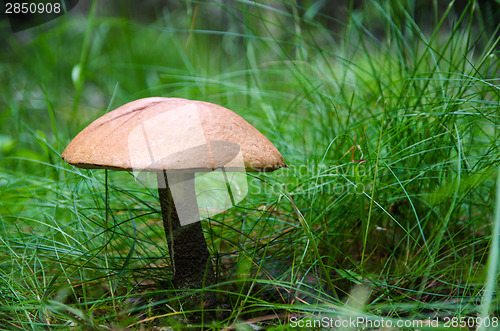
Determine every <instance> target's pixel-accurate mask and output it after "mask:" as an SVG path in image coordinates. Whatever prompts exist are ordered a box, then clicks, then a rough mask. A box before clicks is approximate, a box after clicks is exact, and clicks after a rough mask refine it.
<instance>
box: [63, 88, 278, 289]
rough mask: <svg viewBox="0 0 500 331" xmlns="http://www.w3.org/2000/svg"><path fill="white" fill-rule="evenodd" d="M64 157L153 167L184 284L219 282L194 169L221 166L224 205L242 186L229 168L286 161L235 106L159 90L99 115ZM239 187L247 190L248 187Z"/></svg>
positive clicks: (109, 165)
mask: <svg viewBox="0 0 500 331" xmlns="http://www.w3.org/2000/svg"><path fill="white" fill-rule="evenodd" d="M62 158H63V159H64V160H65V161H66V162H68V163H69V164H71V165H73V166H76V167H80V168H86V169H113V170H125V171H133V172H135V174H140V173H144V172H152V173H156V177H157V187H158V195H159V200H160V206H161V215H162V219H163V224H164V228H165V233H166V236H167V242H168V246H169V252H170V258H171V262H172V266H173V269H174V277H173V279H172V283H173V284H174V286H175V287H176V288H184V289H185V288H191V289H193V288H202V287H203V285H204V284H205V285H210V284H214V283H215V280H214V279H215V278H214V272H213V270H210V269H211V267H210V264H209V258H210V254H209V251H208V248H207V244H206V241H205V237H204V235H203V231H202V226H201V222H200V220H201V219H202V218H206V217H207V216H210V215H213V213H214V211H213V210H212V211H210V210H208V209H209V208H208V207H204V206H202V207H201V208H200V207H199V206H198V204H197V198H196V193H195V180H194V179H195V173H208V172H211V173H216V174H217V175H218V176H219V178H223V181H224V182H226V184H227V186H226V187H227V188H228V191H229V193H230V194H229V195H228V196H229V198H227V199H225V201H226V202H225V204H223V206H222V207H220V206H219V208H218V210H217V208H215V209H216V210H215V212H220V211H223V210H224V209H227V208H229V207H231V206H232V205H234V204H235V199H234V196H235V194H231V191H235V192H236V193H238V192H237V191H238V190H239V189H240V188H239V186H238V185H234V183H232V182H231V181H230V180H229V179H228V178H229V177H228V172H236V173H238V172H239V173H240V174H241V173H244V172H245V171H259V172H262V171H265V172H269V171H274V170H276V169H279V168H281V167H286V165H285V162H284V160H283V157H282V156H281V154H280V153H279V151H278V150H277V149H276V148H275V147H274V145H273V144H272V143H271V142H270V141H269V140H268V139H267V138H266V137H265V136H264V135H262V134H261V133H260V132H259V131H258V130H257V129H255V128H254V127H253V126H251V125H250V124H249V123H248V122H247V121H245V120H244V119H243V118H242V117H240V116H239V115H237V114H236V113H234V112H232V111H231V110H229V109H226V108H224V107H221V106H218V105H215V104H212V103H208V102H202V101H194V100H187V99H181V98H160V97H153V98H145V99H139V100H136V101H132V102H129V103H127V104H125V105H123V106H121V107H119V108H117V109H115V110H113V111H111V112H109V113H107V114H105V115H103V116H102V117H100V118H98V119H97V120H95V121H94V122H93V123H91V124H90V125H89V126H87V127H86V128H85V129H84V130H82V131H81V132H80V133H79V134H78V135H77V136H76V137H75V138H74V139H73V140H72V141H71V142H70V144H69V145H68V146H67V147H66V149H65V150H64V152H63V153H62ZM243 176H244V174H243ZM231 178H235V177H231ZM240 178H241V177H240ZM244 178H245V180H244V183H245V184H246V177H244ZM240 183H241V182H240ZM236 184H237V183H236ZM240 186H241V185H240ZM240 191H241V190H240ZM239 193H240V194H239V196H238V194H236V195H237V196H238V197H239V198H242V195H243V196H244V194H245V193H246V191H245V192H239ZM200 212H201V215H200ZM210 213H212V214H210ZM207 267H208V268H210V269H209V271H208V272H206V273H205V270H206V268H207Z"/></svg>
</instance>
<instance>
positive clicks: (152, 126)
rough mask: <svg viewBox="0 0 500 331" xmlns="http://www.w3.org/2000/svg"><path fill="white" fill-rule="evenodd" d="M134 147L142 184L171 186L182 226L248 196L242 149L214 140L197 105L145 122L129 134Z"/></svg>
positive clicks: (133, 158)
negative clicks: (203, 121)
mask: <svg viewBox="0 0 500 331" xmlns="http://www.w3.org/2000/svg"><path fill="white" fill-rule="evenodd" d="M153 107H154V106H153ZM170 123H176V125H175V126H172V125H169V124H170ZM165 128H169V129H168V130H166V129H165ZM128 148H129V151H128V152H129V158H130V161H131V164H134V165H135V169H132V170H133V174H134V176H135V177H136V179H137V181H138V182H139V183H140V184H142V185H143V186H146V187H150V188H167V187H168V188H169V190H170V192H171V194H172V198H173V200H174V204H175V207H176V210H177V214H178V216H179V221H180V223H181V225H187V224H190V223H194V222H197V221H200V220H202V219H205V218H208V217H211V216H214V215H216V214H219V213H222V212H224V211H225V210H227V209H229V208H231V207H233V206H235V205H236V204H237V203H238V202H240V201H241V200H242V199H243V198H244V197H245V196H246V195H247V193H248V184H247V176H246V172H245V163H244V160H243V155H242V152H241V149H240V146H239V145H238V144H236V143H234V142H231V141H208V140H207V135H206V132H205V130H204V128H203V123H202V121H201V119H200V117H199V111H198V106H197V104H195V103H191V104H187V105H184V106H179V107H177V108H174V109H171V110H169V111H168V112H158V115H156V116H153V117H151V118H149V119H146V120H144V121H142V122H141V124H139V125H137V126H136V127H135V128H134V129H133V130H132V131H131V132H130V134H129V135H128ZM161 169H166V170H161Z"/></svg>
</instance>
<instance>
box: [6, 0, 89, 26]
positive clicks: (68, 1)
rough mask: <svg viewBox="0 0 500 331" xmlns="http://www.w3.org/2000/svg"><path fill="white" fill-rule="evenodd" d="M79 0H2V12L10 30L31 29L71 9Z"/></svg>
mask: <svg viewBox="0 0 500 331" xmlns="http://www.w3.org/2000/svg"><path fill="white" fill-rule="evenodd" d="M78 2H79V0H52V1H50V0H47V1H37V0H31V1H26V0H24V1H23V0H4V1H3V14H4V15H6V16H7V17H8V19H9V23H10V27H11V30H12V32H14V33H15V32H19V31H23V30H27V29H31V28H33V27H35V26H38V25H42V24H44V23H47V22H49V21H52V20H54V19H56V18H58V17H60V16H62V15H64V14H65V13H67V12H68V11H69V10H71V9H72V8H73V7H75V6H76V5H77V4H78Z"/></svg>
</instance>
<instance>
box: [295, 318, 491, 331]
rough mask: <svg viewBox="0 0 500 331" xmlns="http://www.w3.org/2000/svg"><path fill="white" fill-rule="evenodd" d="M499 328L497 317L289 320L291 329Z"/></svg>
mask: <svg viewBox="0 0 500 331" xmlns="http://www.w3.org/2000/svg"><path fill="white" fill-rule="evenodd" d="M499 326H500V319H499V318H498V317H485V318H481V317H472V316H469V317H449V316H446V317H441V318H440V317H434V318H431V319H414V320H411V319H389V318H383V317H381V318H370V317H365V316H357V317H353V316H349V317H347V316H337V317H327V316H324V317H321V318H316V319H310V318H302V319H301V318H299V317H296V316H293V317H291V318H290V327H292V328H350V329H355V330H378V329H384V328H387V329H393V328H397V329H401V328H404V329H412V330H415V329H417V330H418V329H419V328H480V327H486V328H495V329H497V328H498V327H499Z"/></svg>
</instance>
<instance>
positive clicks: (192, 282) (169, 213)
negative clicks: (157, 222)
mask: <svg viewBox="0 0 500 331" xmlns="http://www.w3.org/2000/svg"><path fill="white" fill-rule="evenodd" d="M168 177H169V179H170V181H171V183H170V186H171V187H172V186H175V187H176V188H175V190H176V191H175V192H174V194H172V191H173V189H171V187H169V184H168V180H167V174H166V172H165V171H163V172H158V173H157V180H158V195H159V198H160V206H161V215H162V219H163V226H164V228H165V234H166V236H167V242H168V247H169V253H170V259H171V262H172V266H173V267H174V278H173V280H172V283H173V284H174V286H175V287H176V288H178V289H200V288H202V287H203V286H206V285H212V284H215V275H214V272H213V269H212V267H211V266H210V265H209V264H210V253H209V251H208V248H207V243H206V241H205V236H204V235H203V229H202V227H201V222H200V221H199V215H198V219H197V220H196V219H191V220H190V221H192V222H190V223H189V224H187V225H182V224H181V219H180V218H179V213H178V212H177V208H176V206H175V203H174V198H173V196H174V195H176V194H175V193H178V187H179V185H182V187H181V188H182V191H181V193H183V195H184V196H191V197H192V196H193V194H194V173H180V174H175V176H171V174H170V173H169V176H168ZM172 180H173V181H174V183H172ZM193 200H194V203H195V205H194V206H193V205H192V203H193ZM183 202H189V204H190V205H189V206H187V207H188V208H189V209H190V210H191V211H192V210H193V209H194V208H196V212H197V210H198V206H197V204H196V199H189V200H184V201H181V203H178V205H179V206H180V207H181V208H182V207H183V206H182V205H184V204H185V203H183ZM191 216H192V217H193V215H191ZM183 223H186V221H185V220H184V219H183ZM205 270H206V271H207V272H206V274H205Z"/></svg>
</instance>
